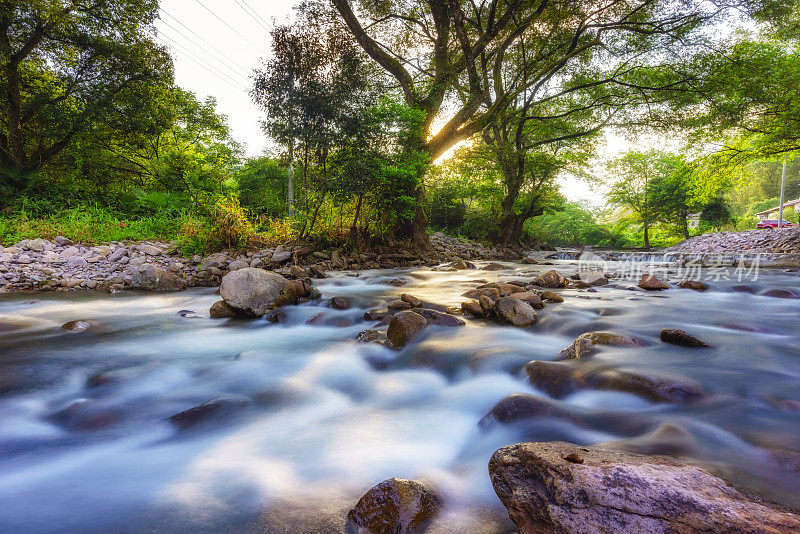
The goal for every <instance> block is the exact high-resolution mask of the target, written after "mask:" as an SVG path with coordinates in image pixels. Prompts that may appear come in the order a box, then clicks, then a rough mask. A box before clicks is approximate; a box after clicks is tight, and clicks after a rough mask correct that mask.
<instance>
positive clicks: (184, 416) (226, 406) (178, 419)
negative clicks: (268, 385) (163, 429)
mask: <svg viewBox="0 0 800 534" xmlns="http://www.w3.org/2000/svg"><path fill="white" fill-rule="evenodd" d="M249 404H250V399H248V398H246V397H233V396H231V397H217V398H216V399H212V400H210V401H208V402H204V403H203V404H199V405H197V406H194V407H192V408H189V409H188V410H184V411H182V412H180V413H176V414H175V415H171V416H170V417H169V418H168V420H169V422H170V423H172V424H174V425H175V426H177V427H179V428H181V429H184V430H185V429H187V428H191V427H193V426H195V425H197V424H199V423H203V422H205V421H208V420H209V419H212V418H216V417H221V416H229V415H232V414H233V413H235V412H238V411H241V410H243V409H244V408H246V407H247V406H248V405H249Z"/></svg>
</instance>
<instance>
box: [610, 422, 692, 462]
mask: <svg viewBox="0 0 800 534" xmlns="http://www.w3.org/2000/svg"><path fill="white" fill-rule="evenodd" d="M596 447H598V448H600V449H613V450H618V451H626V452H632V453H634V454H663V455H665V456H672V457H679V456H695V457H697V456H698V455H700V454H701V453H702V447H701V446H700V444H699V443H698V442H697V440H696V439H695V438H694V436H693V435H692V433H691V432H689V431H688V430H686V429H685V428H683V427H682V426H680V425H677V424H673V423H665V424H663V425H661V426H659V427H658V428H656V429H655V430H653V431H652V432H648V433H646V434H642V435H640V436H634V437H632V438H626V439H618V440H614V441H606V442H603V443H598V444H596Z"/></svg>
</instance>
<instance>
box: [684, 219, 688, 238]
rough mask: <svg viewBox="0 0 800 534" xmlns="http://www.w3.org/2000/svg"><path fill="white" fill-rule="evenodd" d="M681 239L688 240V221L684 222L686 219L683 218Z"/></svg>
mask: <svg viewBox="0 0 800 534" xmlns="http://www.w3.org/2000/svg"><path fill="white" fill-rule="evenodd" d="M683 237H684V239H689V221H687V220H686V217H683Z"/></svg>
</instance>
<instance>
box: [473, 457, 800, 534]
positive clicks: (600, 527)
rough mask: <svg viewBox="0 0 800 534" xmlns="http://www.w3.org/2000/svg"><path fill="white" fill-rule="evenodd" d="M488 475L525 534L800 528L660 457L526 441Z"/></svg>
mask: <svg viewBox="0 0 800 534" xmlns="http://www.w3.org/2000/svg"><path fill="white" fill-rule="evenodd" d="M489 474H490V476H491V480H492V485H493V486H494V490H495V492H496V493H497V496H498V497H499V498H500V501H501V502H502V503H503V505H505V507H506V508H507V509H508V514H509V516H510V517H511V519H512V520H513V521H514V523H516V525H517V527H518V528H519V531H520V534H534V533H535V534H539V533H544V532H560V533H565V534H572V533H575V534H578V533H580V534H583V533H588V532H609V533H610V532H630V533H667V532H670V533H690V532H691V533H693V532H720V533H721V532H726V533H751V534H756V533H776V534H777V533H779V532H800V516H798V515H795V514H791V513H787V512H784V511H781V510H778V509H776V508H773V507H771V506H768V505H766V504H762V503H759V502H756V501H754V500H752V499H750V498H748V497H746V496H745V495H743V494H742V493H740V492H739V491H738V490H737V489H736V488H734V487H733V486H732V485H730V484H728V483H727V482H725V481H724V480H722V479H721V478H719V477H717V476H715V475H713V474H711V473H709V472H708V471H706V470H703V469H701V468H699V467H696V466H693V465H689V464H685V463H679V462H676V461H673V460H670V459H667V458H664V457H659V456H655V457H654V456H640V455H637V454H631V453H627V452H619V451H608V450H602V449H594V448H588V447H579V446H576V445H572V444H570V443H563V442H550V443H520V444H518V445H512V446H509V447H503V448H502V449H500V450H498V451H497V452H495V453H494V455H493V456H492V459H491V460H490V462H489Z"/></svg>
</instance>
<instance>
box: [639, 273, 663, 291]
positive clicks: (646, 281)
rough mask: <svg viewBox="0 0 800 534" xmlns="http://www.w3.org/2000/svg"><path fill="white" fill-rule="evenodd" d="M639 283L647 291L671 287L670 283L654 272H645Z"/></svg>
mask: <svg viewBox="0 0 800 534" xmlns="http://www.w3.org/2000/svg"><path fill="white" fill-rule="evenodd" d="M637 285H638V286H639V287H640V288H642V289H644V290H646V291H661V290H663V289H669V285H667V284H665V283H664V282H662V281H661V280H659V279H658V278H657V277H656V276H655V275H652V274H643V275H642V278H641V280H639V283H638V284H637Z"/></svg>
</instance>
